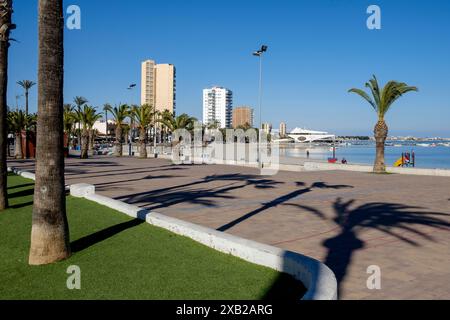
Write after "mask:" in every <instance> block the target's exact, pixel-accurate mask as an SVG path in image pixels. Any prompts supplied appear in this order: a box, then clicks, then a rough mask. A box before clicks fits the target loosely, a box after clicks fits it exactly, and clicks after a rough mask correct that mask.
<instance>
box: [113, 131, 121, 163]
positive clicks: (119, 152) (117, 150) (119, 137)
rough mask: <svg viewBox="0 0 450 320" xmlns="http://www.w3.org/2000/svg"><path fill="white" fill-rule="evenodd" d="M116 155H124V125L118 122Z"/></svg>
mask: <svg viewBox="0 0 450 320" xmlns="http://www.w3.org/2000/svg"><path fill="white" fill-rule="evenodd" d="M114 155H115V156H116V157H121V156H122V127H121V126H120V124H116V143H115V150H114Z"/></svg>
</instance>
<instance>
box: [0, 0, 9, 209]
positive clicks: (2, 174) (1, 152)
mask: <svg viewBox="0 0 450 320" xmlns="http://www.w3.org/2000/svg"><path fill="white" fill-rule="evenodd" d="M2 2H3V5H4V6H3V8H2V10H1V15H0V27H1V28H2V29H4V27H5V26H6V29H4V31H3V34H1V35H0V210H4V209H6V208H7V207H8V183H7V177H8V171H7V162H6V160H7V153H6V149H7V148H8V132H7V129H6V126H7V120H6V118H7V113H8V106H7V90H8V48H9V29H10V28H9V25H10V24H11V15H12V0H7V1H2Z"/></svg>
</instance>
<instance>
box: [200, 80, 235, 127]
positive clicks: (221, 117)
mask: <svg viewBox="0 0 450 320" xmlns="http://www.w3.org/2000/svg"><path fill="white" fill-rule="evenodd" d="M232 111H233V92H232V91H231V90H229V89H226V88H223V87H212V88H209V89H204V90H203V124H205V125H208V124H213V123H214V122H216V121H217V122H218V123H220V127H221V128H231V116H232Z"/></svg>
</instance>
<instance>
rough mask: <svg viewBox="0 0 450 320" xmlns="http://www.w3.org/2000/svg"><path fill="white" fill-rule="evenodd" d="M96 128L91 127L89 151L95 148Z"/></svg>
mask: <svg viewBox="0 0 450 320" xmlns="http://www.w3.org/2000/svg"><path fill="white" fill-rule="evenodd" d="M94 138H95V137H94V130H93V129H89V151H90V152H92V151H93V150H94Z"/></svg>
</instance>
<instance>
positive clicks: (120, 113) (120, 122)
mask: <svg viewBox="0 0 450 320" xmlns="http://www.w3.org/2000/svg"><path fill="white" fill-rule="evenodd" d="M105 111H108V112H109V113H111V114H112V116H113V117H114V120H115V122H116V143H115V151H114V155H115V156H116V157H121V156H122V129H123V126H124V124H125V123H124V121H125V119H126V118H128V117H129V116H130V107H129V106H128V105H126V104H120V105H119V106H118V107H117V106H116V107H114V108H113V107H111V106H107V107H106V110H105Z"/></svg>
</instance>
